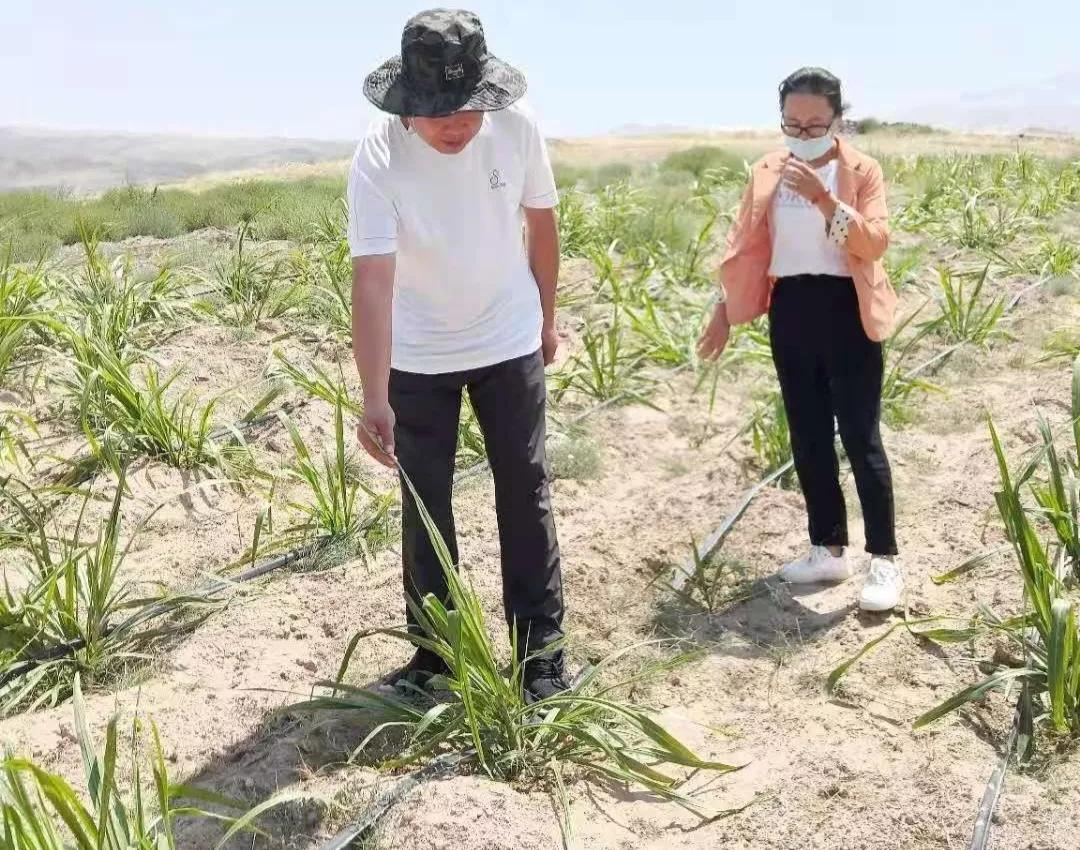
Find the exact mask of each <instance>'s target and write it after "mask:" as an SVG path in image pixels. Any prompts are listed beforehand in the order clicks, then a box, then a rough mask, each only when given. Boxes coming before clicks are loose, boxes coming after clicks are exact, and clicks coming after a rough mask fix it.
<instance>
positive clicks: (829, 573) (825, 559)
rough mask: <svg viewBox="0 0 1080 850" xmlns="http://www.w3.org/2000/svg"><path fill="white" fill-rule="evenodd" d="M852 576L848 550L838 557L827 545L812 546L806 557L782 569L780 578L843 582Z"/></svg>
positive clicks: (800, 580) (811, 581)
mask: <svg viewBox="0 0 1080 850" xmlns="http://www.w3.org/2000/svg"><path fill="white" fill-rule="evenodd" d="M849 578H851V566H850V564H848V560H847V552H846V551H845V552H844V554H842V555H840V557H837V556H836V555H834V554H833V553H832V552H830V551H829V550H828V548H826V547H825V546H811V547H810V552H809V554H808V555H807V556H806V557H805V558H800V559H799V560H798V561H792V562H791V563H790V564H787V565H785V566H784V568H783V569H782V570H780V580H781V581H786V582H790V583H791V584H820V583H824V582H841V581H847V580H848V579H849Z"/></svg>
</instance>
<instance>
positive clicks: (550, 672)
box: [522, 652, 570, 705]
mask: <svg viewBox="0 0 1080 850" xmlns="http://www.w3.org/2000/svg"><path fill="white" fill-rule="evenodd" d="M522 689H523V690H524V692H525V702H526V703H527V704H528V705H532V704H533V703H535V702H540V700H545V699H547V698H548V697H553V696H555V695H556V694H561V693H563V692H564V691H568V690H570V683H569V682H567V681H566V668H565V665H564V663H563V654H562V652H556V653H554V654H552V655H550V656H540V657H538V658H530V659H529V660H528V661H526V662H525V670H524V671H523V673H522Z"/></svg>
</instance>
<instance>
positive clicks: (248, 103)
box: [0, 0, 1080, 139]
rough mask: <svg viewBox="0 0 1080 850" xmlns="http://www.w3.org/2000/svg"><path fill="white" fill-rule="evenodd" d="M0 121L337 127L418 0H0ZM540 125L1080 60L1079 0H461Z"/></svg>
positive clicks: (632, 120)
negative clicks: (808, 88) (821, 73)
mask: <svg viewBox="0 0 1080 850" xmlns="http://www.w3.org/2000/svg"><path fill="white" fill-rule="evenodd" d="M3 5H4V11H3V16H2V18H3V24H4V31H3V36H2V38H3V49H2V52H0V81H2V82H0V126H6V125H12V124H15V125H30V126H46V127H62V128H79V129H91V128H92V129H105V130H135V131H166V132H180V133H196V134H219V135H257V136H266V135H285V136H296V137H315V138H337V139H352V138H355V137H357V136H358V135H360V134H361V133H362V132H363V130H364V128H365V127H366V126H367V123H368V121H369V120H370V118H371V115H372V111H371V109H370V107H369V106H368V105H367V103H366V101H365V100H364V97H363V94H362V91H361V85H362V82H363V78H364V76H365V75H366V74H367V72H368V71H370V70H372V69H373V68H374V67H375V66H377V65H378V64H379V63H380V62H381V61H382V60H383V59H385V58H386V57H388V56H389V55H391V54H393V53H396V52H397V51H398V48H399V42H400V37H401V28H402V25H403V24H404V22H405V20H406V19H407V18H408V17H409V16H410V15H411V14H413V13H415V12H417V11H419V10H420V9H422V8H424V5H423V4H422V3H418V2H403V0H231V1H230V0H89V1H88V0H4V3H3ZM469 7H470V8H472V9H473V10H474V11H476V12H477V13H479V15H480V16H481V18H482V20H483V22H484V25H485V29H486V31H487V35H488V42H489V45H490V47H491V50H492V51H493V52H494V53H496V54H497V55H499V56H501V57H502V58H504V59H506V60H508V61H510V62H512V63H514V64H516V65H518V66H519V67H521V68H522V69H523V70H524V71H525V72H526V73H527V75H528V78H529V83H530V94H529V100H530V102H531V104H532V106H533V108H534V110H535V111H536V112H537V113H538V114H539V115H540V116H541V118H542V120H543V124H544V128H545V130H546V132H547V133H548V135H552V136H560V135H562V136H565V135H586V134H595V133H602V132H605V131H609V130H612V129H614V128H617V127H620V126H623V125H627V124H643V125H657V124H674V125H682V126H694V127H701V128H708V127H713V128H717V127H747V126H770V125H772V124H773V123H774V122H775V121H776V115H777V105H776V94H775V93H776V86H777V84H778V83H779V81H780V79H781V78H782V77H784V76H785V75H786V74H787V73H789V72H790V71H792V70H794V69H795V68H797V67H799V66H801V65H807V64H817V65H824V66H826V67H828V68H830V69H831V70H832V71H833V72H834V73H836V74H837V75H839V76H840V77H841V79H842V80H843V82H844V84H845V89H846V92H845V96H846V99H847V100H849V101H850V102H851V103H852V104H853V106H854V109H855V113H856V114H861V115H876V116H879V117H893V116H896V115H899V114H901V113H902V112H903V111H904V110H905V108H910V107H917V106H921V105H929V104H935V103H940V102H950V101H951V100H953V99H955V98H958V97H959V96H961V95H963V94H965V93H972V92H983V91H987V90H994V89H999V88H1009V87H1013V86H1017V85H1020V86H1022V85H1026V84H1029V83H1032V82H1035V81H1038V80H1043V79H1046V78H1048V77H1054V76H1057V75H1062V74H1069V73H1075V72H1077V71H1080V50H1078V47H1077V42H1078V38H1080V36H1078V33H1080V3H1077V2H1076V0H1043V2H1020V0H906V2H888V0H875V2H860V0H843V1H842V2H838V1H837V0H816V1H815V2H806V0H771V2H769V0H764V2H763V0H652V2H645V0H513V2H511V0H471V4H470V6H469Z"/></svg>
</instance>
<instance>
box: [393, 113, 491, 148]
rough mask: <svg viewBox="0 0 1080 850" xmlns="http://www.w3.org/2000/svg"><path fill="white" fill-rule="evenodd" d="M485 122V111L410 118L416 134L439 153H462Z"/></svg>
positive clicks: (410, 123)
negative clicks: (439, 116)
mask: <svg viewBox="0 0 1080 850" xmlns="http://www.w3.org/2000/svg"><path fill="white" fill-rule="evenodd" d="M483 123H484V113H483V112H455V113H454V114H453V115H445V116H443V117H442V118H410V119H409V125H410V126H411V127H412V128H413V129H414V130H416V134H417V135H418V136H419V137H420V138H421V139H423V140H424V141H425V142H427V143H428V144H429V145H430V146H431V147H433V148H435V150H437V151H438V152H439V153H444V154H456V153H461V152H462V151H463V150H465V148H467V147H468V146H469V142H471V141H472V140H473V139H475V138H476V134H477V133H479V132H480V127H481V126H482V125H483Z"/></svg>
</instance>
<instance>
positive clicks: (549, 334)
mask: <svg viewBox="0 0 1080 850" xmlns="http://www.w3.org/2000/svg"><path fill="white" fill-rule="evenodd" d="M540 341H541V343H540V344H541V348H543V351H544V365H545V366H550V365H551V364H552V363H554V362H555V355H556V354H558V353H559V332H558V331H557V330H555V328H554V326H552V327H548V325H546V324H545V325H544V330H543V331H542V332H541V336H540Z"/></svg>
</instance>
